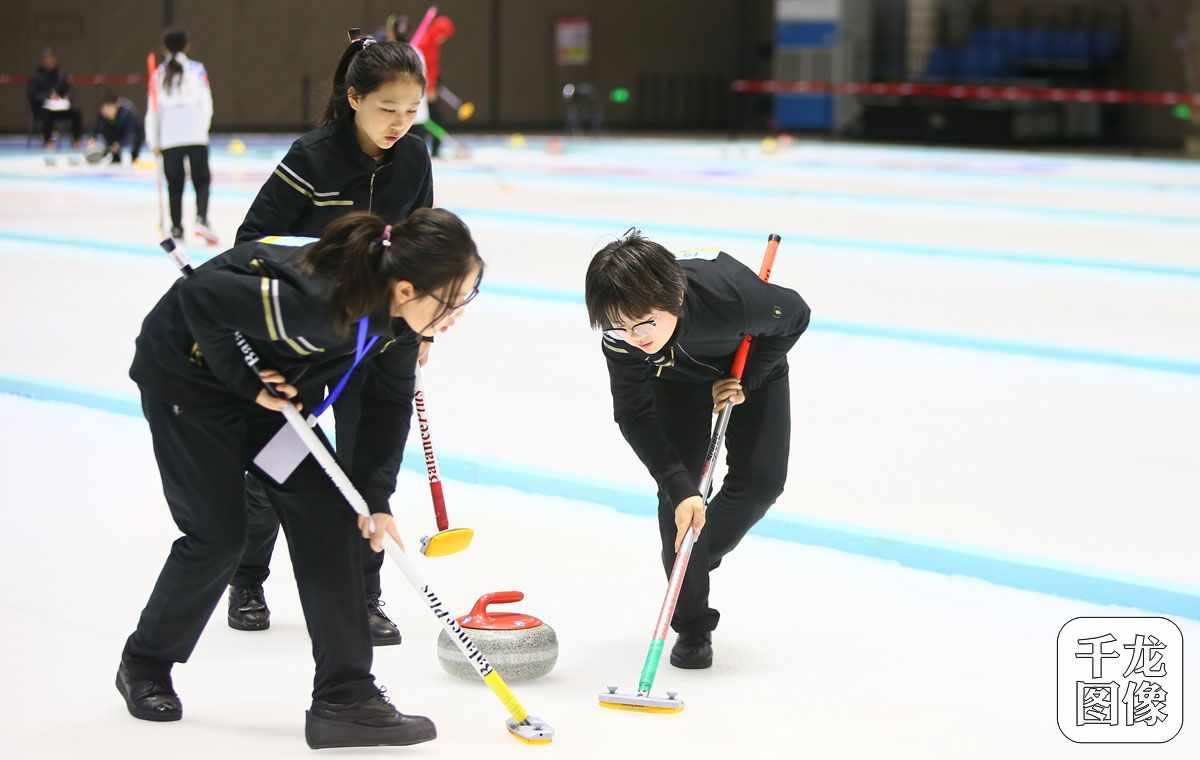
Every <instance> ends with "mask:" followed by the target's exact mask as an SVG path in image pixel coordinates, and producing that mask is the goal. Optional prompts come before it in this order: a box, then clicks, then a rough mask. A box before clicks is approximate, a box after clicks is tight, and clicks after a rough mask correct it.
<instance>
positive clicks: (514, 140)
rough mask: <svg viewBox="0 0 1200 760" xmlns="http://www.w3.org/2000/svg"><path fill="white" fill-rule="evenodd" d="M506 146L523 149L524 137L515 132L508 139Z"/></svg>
mask: <svg viewBox="0 0 1200 760" xmlns="http://www.w3.org/2000/svg"><path fill="white" fill-rule="evenodd" d="M508 144H509V145H511V146H512V147H514V148H524V147H525V135H523V134H521V133H520V132H517V133H516V134H514V135H513V136H512V137H510V138H508Z"/></svg>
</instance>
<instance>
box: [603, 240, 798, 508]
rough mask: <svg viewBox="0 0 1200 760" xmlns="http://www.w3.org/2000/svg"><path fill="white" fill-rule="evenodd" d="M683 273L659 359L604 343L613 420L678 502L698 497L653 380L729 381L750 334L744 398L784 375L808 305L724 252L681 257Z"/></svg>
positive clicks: (633, 348) (618, 344) (628, 347)
mask: <svg viewBox="0 0 1200 760" xmlns="http://www.w3.org/2000/svg"><path fill="white" fill-rule="evenodd" d="M679 257H680V259H682V261H681V262H680V263H681V264H682V266H683V270H684V272H685V274H686V275H687V291H686V293H685V295H684V299H683V313H682V315H681V316H680V317H679V325H678V327H677V328H676V330H675V334H674V335H673V336H672V337H671V340H670V341H668V342H667V344H666V345H665V346H664V347H663V348H662V350H661V351H659V352H658V353H656V354H646V353H644V352H643V351H641V350H640V349H638V348H637V347H636V346H633V345H630V344H628V343H625V342H624V341H620V340H613V339H612V338H608V337H603V338H602V339H601V344H602V345H603V348H604V356H605V359H607V361H608V376H609V383H610V386H611V387H612V397H613V416H614V418H615V419H616V421H617V424H618V425H619V426H620V427H621V433H622V434H623V435H624V436H625V440H627V441H629V445H630V446H632V447H633V450H634V453H636V454H637V455H638V458H639V459H641V460H642V463H643V464H645V465H646V468H647V469H648V470H649V471H650V474H651V475H653V476H654V479H655V480H656V481H657V482H658V485H659V487H660V488H662V489H663V490H664V491H665V492H666V493H667V494H668V495H669V496H670V497H671V500H672V502H673V503H675V504H678V503H679V502H681V501H683V500H684V499H686V498H688V497H689V496H696V495H698V494H699V493H700V491H699V490H698V489H697V488H696V486H697V485H698V484H696V483H694V482H692V478H691V476H690V475H688V472H687V469H686V468H685V467H684V465H683V462H682V461H681V460H680V459H679V455H678V454H677V453H676V452H675V448H674V447H673V446H672V445H671V443H670V442H669V441H668V440H667V438H666V436H664V435H663V432H662V429H661V428H660V427H659V423H658V417H657V414H656V412H655V409H654V388H653V387H652V386H651V385H650V383H651V381H653V380H655V379H658V380H663V381H668V382H678V383H706V384H712V383H713V382H714V381H715V380H717V379H718V378H721V377H727V376H728V375H729V370H730V368H731V366H732V365H733V355H734V353H736V352H737V347H738V345H739V344H740V343H741V342H742V338H743V337H744V336H746V335H753V336H754V342H753V343H751V344H750V345H751V348H750V358H749V359H748V361H747V362H746V369H745V372H744V373H743V376H742V386H743V387H744V388H745V389H746V393H747V394H751V393H753V392H754V391H755V390H757V389H758V388H759V387H760V386H761V385H762V384H763V383H764V382H766V381H768V380H774V379H776V378H779V377H782V376H783V375H785V374H787V371H788V364H787V352H788V350H790V349H791V347H792V346H793V345H795V343H796V341H797V340H799V339H800V335H801V334H802V333H803V332H804V331H805V329H807V328H808V317H809V309H808V305H807V304H805V303H804V299H802V298H801V297H800V296H799V295H798V294H797V293H796V292H795V291H794V290H789V289H787V288H783V287H780V286H778V285H772V284H770V283H766V282H763V281H762V280H760V279H759V277H758V274H757V273H755V272H754V271H753V270H751V269H750V268H748V267H746V266H745V265H744V264H742V263H741V262H739V261H738V260H737V259H735V258H733V257H732V256H730V255H729V254H726V253H716V252H691V253H684V254H680V256H679Z"/></svg>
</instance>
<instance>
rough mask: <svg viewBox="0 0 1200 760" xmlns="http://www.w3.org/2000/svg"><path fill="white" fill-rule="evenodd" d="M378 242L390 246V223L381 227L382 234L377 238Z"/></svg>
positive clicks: (386, 246)
mask: <svg viewBox="0 0 1200 760" xmlns="http://www.w3.org/2000/svg"><path fill="white" fill-rule="evenodd" d="M379 242H380V243H381V244H382V245H383V246H384V247H385V248H391V247H392V225H390V224H389V225H387V226H386V227H384V228H383V235H382V237H380V238H379Z"/></svg>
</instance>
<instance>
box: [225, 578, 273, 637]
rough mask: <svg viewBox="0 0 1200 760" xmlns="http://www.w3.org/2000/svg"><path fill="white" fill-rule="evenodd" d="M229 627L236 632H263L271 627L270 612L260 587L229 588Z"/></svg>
mask: <svg viewBox="0 0 1200 760" xmlns="http://www.w3.org/2000/svg"><path fill="white" fill-rule="evenodd" d="M229 627H230V628H233V629H234V630H238V631H265V630H267V629H268V628H270V627H271V610H270V608H268V607H267V598H266V596H264V595H263V587H262V586H230V587H229Z"/></svg>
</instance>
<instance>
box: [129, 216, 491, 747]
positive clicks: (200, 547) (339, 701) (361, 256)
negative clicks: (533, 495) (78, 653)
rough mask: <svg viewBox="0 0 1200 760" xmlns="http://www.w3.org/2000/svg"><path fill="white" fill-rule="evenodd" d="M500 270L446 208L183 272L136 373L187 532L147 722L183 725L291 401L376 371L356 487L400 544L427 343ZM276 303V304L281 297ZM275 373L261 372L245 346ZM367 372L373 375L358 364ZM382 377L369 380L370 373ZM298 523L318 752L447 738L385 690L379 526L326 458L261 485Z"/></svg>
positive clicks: (171, 496)
mask: <svg viewBox="0 0 1200 760" xmlns="http://www.w3.org/2000/svg"><path fill="white" fill-rule="evenodd" d="M482 268H483V262H482V261H481V259H480V258H479V254H478V253H477V251H476V247H475V243H474V241H473V240H472V239H471V234H470V231H469V230H468V229H467V227H466V225H464V224H463V223H462V222H461V221H460V220H459V219H458V217H456V216H455V215H454V214H451V213H450V212H448V211H444V210H441V209H422V210H420V211H418V212H416V213H414V214H413V215H411V216H410V217H409V218H408V219H406V220H405V221H404V222H403V223H402V224H400V225H398V226H396V227H394V228H393V227H392V226H390V225H387V224H385V223H384V221H383V220H382V219H381V218H379V217H378V216H377V215H374V214H370V213H353V214H348V215H345V216H343V217H341V218H339V219H337V220H336V221H334V222H333V223H332V224H330V225H329V226H328V228H327V229H326V230H325V232H324V234H323V235H322V236H321V238H320V240H319V241H317V242H315V243H312V244H308V245H304V246H301V247H299V248H296V247H293V246H290V245H286V244H272V243H246V244H242V245H238V246H235V247H234V248H232V249H230V250H229V251H226V252H225V253H223V254H221V255H220V256H217V257H216V258H214V259H212V260H211V261H209V262H207V263H206V264H204V265H203V266H201V267H199V268H198V269H197V270H196V271H195V273H194V274H192V275H191V276H190V277H189V278H186V279H181V280H179V281H177V282H176V283H175V285H174V286H173V287H172V288H171V289H170V290H169V291H168V292H167V294H166V295H164V296H163V297H162V299H161V300H160V301H159V302H158V304H157V305H156V306H155V307H154V308H153V310H151V312H150V314H149V315H148V316H147V317H146V319H145V321H144V323H143V325H142V332H141V335H140V336H139V337H138V339H137V351H136V354H135V357H134V361H133V366H132V367H131V369H130V373H129V374H130V377H132V378H133V380H134V381H135V382H136V383H137V384H138V388H139V390H140V392H141V398H142V408H143V411H144V412H145V416H146V420H147V422H148V423H149V425H150V433H151V435H152V437H153V439H154V453H155V458H156V460H157V462H158V467H159V473H160V474H161V476H162V482H163V492H164V495H165V496H166V499H167V504H168V506H169V508H170V510H171V516H172V518H173V519H174V520H175V523H176V525H178V526H179V529H180V531H181V532H182V533H183V536H182V537H181V538H180V539H178V540H177V541H175V542H174V543H173V544H172V546H171V551H170V554H169V555H168V557H167V560H166V563H165V564H164V565H163V568H162V571H161V572H160V574H159V576H158V580H157V582H156V583H155V586H154V590H153V592H152V593H151V594H150V598H149V601H148V602H147V603H146V607H145V609H144V610H143V611H142V615H141V618H140V619H139V621H138V625H137V629H136V630H135V631H134V632H133V634H132V635H131V636H130V637H129V639H128V640H127V642H126V644H125V649H124V651H123V652H122V655H121V664H120V667H119V669H118V671H117V689H118V691H119V692H120V693H121V695H122V697H124V699H125V703H126V706H127V708H128V710H129V712H130V714H131V715H133V716H134V717H136V718H141V719H143V720H152V721H174V720H179V719H180V718H181V717H182V715H183V708H182V705H181V702H180V699H179V697H178V695H177V694H176V693H175V690H174V687H173V684H172V680H171V671H172V668H173V666H174V665H175V663H179V662H186V661H187V660H188V657H189V656H190V655H191V652H192V650H193V648H194V647H195V646H196V643H197V641H198V640H199V638H200V634H201V632H202V631H203V629H204V625H205V623H206V622H207V621H208V618H209V616H210V615H211V614H212V611H213V609H214V608H215V607H216V605H217V602H218V601H219V600H220V597H221V594H222V592H223V590H224V588H225V586H226V584H227V583H229V580H230V578H231V577H232V575H233V573H234V570H235V569H236V567H237V564H238V560H239V558H240V557H241V555H242V549H243V546H244V544H245V539H246V510H245V507H244V506H243V504H242V501H241V495H242V492H243V488H244V484H243V475H244V473H245V472H246V471H247V470H254V469H255V466H254V465H253V459H254V457H255V455H256V453H257V452H258V451H259V450H261V449H262V448H263V446H264V444H266V443H267V441H268V440H269V439H271V437H272V436H273V435H274V434H275V433H276V432H277V431H278V430H279V429H280V425H281V423H282V419H283V418H282V417H281V415H280V414H278V411H279V410H280V409H282V407H283V406H284V405H285V404H287V403H291V402H289V401H287V400H285V399H284V398H279V397H277V396H275V395H271V394H270V393H268V392H267V391H265V390H264V389H263V387H262V383H263V382H268V383H272V384H274V387H275V389H276V391H277V393H279V394H282V396H284V397H287V398H297V399H305V400H310V399H312V398H313V397H316V398H320V396H321V395H323V394H322V391H323V390H324V388H325V387H326V386H327V385H337V384H338V379H339V378H344V377H349V376H353V375H354V374H355V373H356V372H360V373H361V372H365V373H366V377H367V380H366V383H365V386H364V388H363V391H362V399H363V411H364V414H363V418H362V422H361V424H360V425H359V426H358V431H357V432H358V451H359V455H358V456H357V457H356V458H355V461H354V463H353V466H352V468H351V479H352V480H353V482H354V485H355V487H356V488H357V489H358V490H359V492H361V493H362V494H363V496H364V497H365V499H366V502H367V504H368V506H369V509H370V511H371V512H372V513H373V515H372V516H373V519H374V523H375V525H376V527H377V532H376V533H375V534H374V535H373V536H372V537H371V548H372V549H373V550H374V551H375V552H379V551H380V550H381V549H382V541H383V531H387V532H388V533H389V534H390V535H392V537H394V538H395V539H396V540H397V542H399V540H400V537H399V535H398V533H397V532H396V528H395V525H394V524H393V522H392V519H391V510H390V507H389V506H388V499H389V497H390V496H391V494H392V491H393V490H394V489H395V481H396V474H397V471H398V469H399V467H400V462H401V457H402V454H403V450H404V443H405V439H406V438H407V434H408V428H409V420H410V415H411V409H412V398H413V387H414V382H415V371H416V363H417V351H418V346H419V343H420V338H421V336H426V335H433V334H434V333H435V332H436V331H440V330H445V329H447V328H448V327H450V326H451V325H452V324H453V323H454V321H455V319H456V315H457V314H458V313H459V311H460V310H461V309H462V308H463V306H465V305H466V304H467V303H468V302H469V301H470V300H471V299H472V298H473V297H474V296H475V295H476V294H477V293H478V288H479V282H480V279H481V274H482ZM265 293H269V294H270V297H269V298H264V294H265ZM243 343H244V344H245V345H246V347H248V348H249V349H251V350H252V351H253V353H254V354H256V355H257V356H258V357H261V360H262V363H261V365H258V366H259V367H262V368H264V369H263V371H261V372H257V373H256V372H255V371H253V370H251V369H250V368H248V367H247V365H246V362H245V360H244V353H245V349H244V348H243V345H242V344H243ZM359 364H362V365H363V366H362V367H359V366H358V365H359ZM368 370H369V371H368ZM261 482H262V484H263V487H264V488H265V489H266V490H267V493H268V496H269V499H270V503H271V505H272V506H273V508H274V509H275V510H277V512H278V513H279V514H280V515H282V516H283V518H284V519H283V525H284V529H285V532H286V533H287V536H288V544H289V546H290V549H291V555H292V564H293V568H294V570H295V575H296V583H297V586H298V588H299V593H300V602H301V605H302V607H303V609H304V616H305V621H306V623H307V626H308V633H309V636H310V638H311V639H312V646H313V658H314V660H315V662H316V673H315V677H314V683H313V692H312V697H313V700H312V706H311V708H310V709H309V710H308V712H307V717H306V726H305V737H306V739H307V741H308V744H309V746H310V747H313V748H321V747H348V746H370V745H391V744H415V743H417V742H422V741H428V740H430V739H432V738H434V736H435V735H436V732H435V730H434V726H433V723H432V722H431V721H429V720H428V719H427V718H422V717H419V716H408V715H403V714H401V713H400V712H398V711H397V710H396V708H395V707H393V706H392V705H391V704H390V703H389V702H388V700H387V699H386V698H385V697H384V696H383V694H382V692H381V690H380V689H379V688H378V687H377V686H376V685H375V681H374V677H373V676H372V675H371V661H372V649H371V638H370V632H369V630H368V627H367V618H366V616H365V615H364V614H362V607H361V605H362V598H363V594H364V589H363V575H362V560H361V557H360V556H359V555H360V553H361V552H362V551H364V550H365V547H364V546H363V540H362V539H363V538H366V537H367V536H368V535H369V532H370V525H369V521H368V519H367V518H366V517H360V518H358V521H357V527H356V523H355V520H354V519H353V518H354V513H353V512H352V511H350V509H349V508H348V505H347V504H346V501H345V499H344V498H343V497H342V496H341V494H340V493H339V492H338V490H337V488H336V486H335V485H334V483H333V482H332V481H331V480H330V479H329V477H328V476H327V475H326V474H325V472H324V471H323V470H322V469H321V467H320V466H319V465H318V464H317V463H316V461H315V460H314V459H313V458H312V457H308V458H306V459H305V460H304V461H303V462H302V463H301V464H300V466H299V467H298V468H297V469H296V470H295V471H294V472H293V473H292V474H291V475H290V476H289V477H288V478H287V479H286V480H285V481H284V482H283V484H282V485H278V484H276V483H275V482H274V481H273V480H271V479H270V478H268V477H263V478H261Z"/></svg>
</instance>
